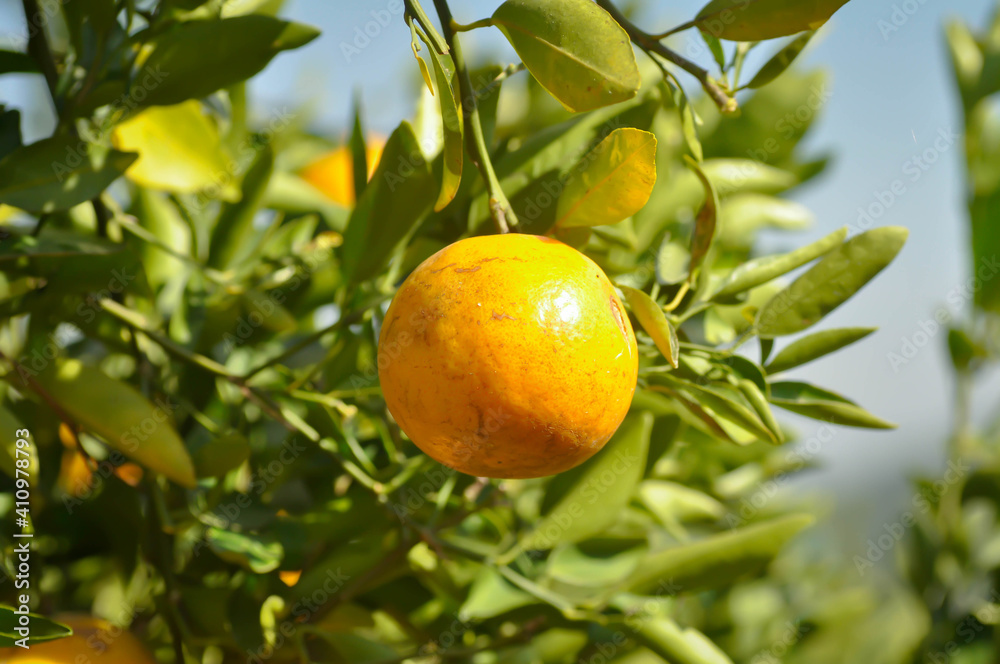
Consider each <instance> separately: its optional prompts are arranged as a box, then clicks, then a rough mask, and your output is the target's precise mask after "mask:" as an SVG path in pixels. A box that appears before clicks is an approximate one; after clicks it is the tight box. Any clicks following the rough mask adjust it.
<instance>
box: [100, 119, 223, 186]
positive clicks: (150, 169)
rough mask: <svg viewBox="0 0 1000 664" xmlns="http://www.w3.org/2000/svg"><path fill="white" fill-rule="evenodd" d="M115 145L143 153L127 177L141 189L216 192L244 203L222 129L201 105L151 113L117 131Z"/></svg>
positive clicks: (130, 168) (128, 150) (121, 148)
mask: <svg viewBox="0 0 1000 664" xmlns="http://www.w3.org/2000/svg"><path fill="white" fill-rule="evenodd" d="M113 142H114V144H115V147H117V148H118V149H119V150H124V151H127V152H138V153H139V158H138V159H137V160H136V161H135V163H134V164H132V165H131V166H130V167H129V169H128V170H127V171H126V172H125V176H126V177H127V178H128V179H130V180H132V181H133V182H135V183H136V184H138V185H141V186H143V187H149V188H150V189H157V190H161V191H169V192H172V193H178V194H189V193H194V192H198V191H201V190H203V189H208V188H209V187H212V188H216V189H217V190H218V192H219V195H220V196H221V197H223V198H225V199H227V200H235V199H237V198H239V189H238V188H237V187H236V183H235V181H234V180H235V177H236V174H235V173H233V172H232V171H231V168H230V163H231V161H232V159H231V158H230V157H229V155H228V154H227V152H226V150H225V148H224V147H223V145H222V140H221V138H220V137H219V128H218V127H217V126H216V124H215V122H213V121H212V120H211V119H210V118H209V117H208V116H207V115H206V114H205V113H204V112H203V111H202V108H201V104H200V103H199V102H197V101H194V100H191V101H186V102H184V103H182V104H177V105H175V106H159V107H154V108H149V109H147V110H145V111H143V112H142V113H139V114H138V115H136V116H134V117H132V118H130V119H128V120H126V121H125V122H123V123H121V124H120V125H118V126H117V127H115V130H114V134H113Z"/></svg>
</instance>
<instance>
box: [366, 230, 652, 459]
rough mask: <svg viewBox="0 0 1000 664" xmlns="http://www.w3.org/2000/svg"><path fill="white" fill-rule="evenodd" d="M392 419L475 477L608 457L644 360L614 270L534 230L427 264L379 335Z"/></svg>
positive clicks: (460, 248) (472, 241)
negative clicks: (610, 273) (604, 451)
mask: <svg viewBox="0 0 1000 664" xmlns="http://www.w3.org/2000/svg"><path fill="white" fill-rule="evenodd" d="M378 366H379V377H380V380H381V384H382V391H383V393H384V395H385V401H386V404H387V405H388V407H389V412H390V413H392V416H393V417H394V418H395V419H396V422H397V423H398V424H399V426H400V427H401V428H402V429H403V431H404V432H406V434H407V435H408V436H409V437H410V438H411V439H412V440H413V442H414V443H416V444H417V446H418V447H420V449H422V450H423V451H424V452H426V453H427V454H428V455H430V456H431V457H433V458H434V459H437V460H438V461H440V462H441V463H444V464H446V465H448V466H451V467H453V468H455V469H457V470H460V471H462V472H464V473H468V474H470V475H476V476H485V477H500V478H527V477H542V476H544V475H552V474H554V473H559V472H562V471H564V470H567V469H569V468H572V467H573V466H576V465H577V464H580V463H582V462H583V461H585V460H586V459H587V458H589V457H590V456H592V455H593V454H594V453H596V452H597V451H598V450H600V449H601V448H602V447H603V446H604V444H605V443H606V442H607V441H608V439H609V438H610V437H611V435H612V434H613V433H614V432H615V429H617V428H618V425H619V424H621V421H622V419H623V418H624V417H625V413H626V412H627V411H628V409H629V405H630V403H631V401H632V394H633V393H634V391H635V384H636V376H637V373H638V354H637V349H636V343H635V334H634V333H633V332H632V325H631V324H630V323H629V320H628V316H627V315H626V314H625V309H624V307H623V306H622V303H621V300H619V299H618V295H617V294H616V293H615V290H614V287H613V286H612V285H611V282H609V281H608V278H607V276H605V274H604V272H602V271H601V268H599V267H598V266H597V265H596V264H595V263H594V262H593V261H591V260H590V259H589V258H587V257H586V256H584V255H583V254H581V253H580V252H578V251H577V250H575V249H573V248H571V247H569V246H567V245H565V244H562V243H561V242H558V241H556V240H552V239H550V238H545V237H538V236H534V235H517V234H509V235H490V236H485V237H473V238H468V239H465V240H461V241H459V242H456V243H454V244H452V245H450V246H448V247H445V248H444V249H442V250H441V251H439V252H438V253H436V254H434V255H433V256H431V257H430V258H428V259H427V260H426V261H424V262H423V263H422V264H421V265H420V266H419V267H417V269H416V270H414V271H413V273H412V274H411V275H410V276H409V277H408V278H407V279H406V281H405V282H404V283H403V285H402V286H401V287H400V288H399V291H398V292H397V293H396V296H395V298H393V301H392V304H391V305H390V306H389V310H388V311H387V312H386V316H385V321H384V323H383V326H382V331H381V335H380V338H379V351H378Z"/></svg>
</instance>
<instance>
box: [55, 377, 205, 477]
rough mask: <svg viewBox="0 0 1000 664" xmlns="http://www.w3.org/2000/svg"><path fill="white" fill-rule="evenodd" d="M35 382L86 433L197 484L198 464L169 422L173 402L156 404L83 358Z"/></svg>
mask: <svg viewBox="0 0 1000 664" xmlns="http://www.w3.org/2000/svg"><path fill="white" fill-rule="evenodd" d="M37 380H38V382H39V384H41V386H42V387H43V388H44V389H45V390H46V392H48V394H49V395H50V396H51V397H52V398H53V399H55V401H56V402H57V403H58V404H59V407H60V408H62V409H63V410H64V411H66V413H67V414H68V415H69V416H70V417H72V418H73V420H74V421H75V422H76V423H77V424H79V425H80V426H81V427H83V428H84V429H85V430H87V431H90V432H92V433H95V434H97V435H99V436H100V437H101V438H103V439H104V441H105V442H107V443H108V445H110V446H111V447H113V448H115V449H116V450H118V451H120V452H122V453H124V454H125V455H126V456H128V457H130V458H132V459H134V460H135V461H138V462H139V463H141V464H143V465H145V466H146V467H148V468H149V469H151V470H154V471H156V472H158V473H162V474H163V475H165V476H166V477H168V478H169V479H171V480H173V481H174V482H177V483H178V484H180V485H182V486H186V487H193V486H194V485H195V478H194V465H193V464H192V463H191V457H190V456H189V455H188V451H187V449H186V448H185V447H184V442H183V441H182V440H181V438H180V436H178V435H177V432H176V431H174V428H173V425H172V424H171V422H170V420H171V414H170V412H169V411H170V410H171V408H172V406H171V405H170V404H169V403H167V404H160V405H154V404H152V403H150V401H149V400H148V399H146V398H145V397H144V396H142V394H140V393H139V392H138V391H137V390H136V389H135V388H134V387H132V386H131V385H127V384H125V383H122V382H119V381H117V380H114V379H112V378H109V377H108V376H107V375H105V374H104V373H102V372H101V371H100V370H98V369H96V368H95V367H92V366H88V365H86V364H84V363H82V362H80V361H79V360H56V361H53V362H52V364H51V365H50V366H49V367H48V368H47V369H46V370H45V371H43V372H42V373H40V374H39V375H38V376H37Z"/></svg>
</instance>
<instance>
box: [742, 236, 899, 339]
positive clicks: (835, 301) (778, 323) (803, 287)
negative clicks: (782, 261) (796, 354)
mask: <svg viewBox="0 0 1000 664" xmlns="http://www.w3.org/2000/svg"><path fill="white" fill-rule="evenodd" d="M908 234H909V231H907V230H906V229H905V228H902V227H899V226H886V227H883V228H876V229H873V230H870V231H868V232H866V233H862V234H861V235H857V236H855V237H853V238H851V239H850V240H848V241H847V242H845V243H844V244H842V245H840V246H839V247H837V248H836V249H834V250H833V251H831V252H830V253H828V254H827V255H826V256H825V257H824V258H823V259H822V260H821V261H820V262H818V263H817V264H816V265H814V266H812V267H811V268H809V270H808V271H807V272H806V273H805V274H803V275H802V276H800V277H799V278H798V279H796V280H795V281H794V282H792V284H791V285H790V286H788V287H787V288H785V289H784V290H782V291H781V292H779V293H777V294H776V295H775V296H774V297H772V298H771V299H770V300H769V301H768V302H767V303H766V304H765V305H764V306H763V307H761V309H760V311H759V312H758V313H757V321H756V328H757V334H758V335H759V336H761V337H779V336H782V335H786V334H794V333H796V332H799V331H801V330H804V329H806V328H808V327H810V326H811V325H813V324H815V323H816V322H817V321H819V320H820V319H821V318H823V316H825V315H827V314H828V313H830V312H831V311H833V310H834V309H836V308H837V307H839V306H840V305H841V304H843V303H844V302H846V301H847V300H848V299H849V298H850V297H851V296H852V295H854V294H855V293H856V292H857V291H858V290H860V289H861V288H862V287H863V286H864V285H865V284H867V283H868V282H869V281H871V279H873V278H874V277H875V275H877V274H878V273H879V272H881V271H882V269H883V268H885V266H887V265H888V264H889V263H891V262H892V259H893V258H895V257H896V254H898V253H899V250H900V249H902V248H903V244H904V243H905V242H906V237H907V235H908Z"/></svg>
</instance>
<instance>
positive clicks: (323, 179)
mask: <svg viewBox="0 0 1000 664" xmlns="http://www.w3.org/2000/svg"><path fill="white" fill-rule="evenodd" d="M384 144H385V143H384V142H383V141H381V140H375V141H371V142H370V143H369V144H368V147H367V149H366V157H367V158H366V161H367V162H368V179H369V180H370V179H371V177H372V173H374V172H375V167H376V166H378V160H379V158H380V157H381V156H382V147H383V146H384ZM299 175H301V176H302V178H303V179H304V180H305V181H306V182H308V183H309V184H311V185H312V186H314V187H316V188H317V189H319V190H320V191H322V192H323V193H324V194H326V195H327V197H328V198H330V199H331V200H333V201H334V202H335V203H340V204H341V205H343V206H344V207H353V206H354V156H353V155H352V154H351V148H350V147H349V146H346V145H342V146H340V147H339V148H337V149H335V150H332V151H330V152H327V153H326V154H324V155H323V156H321V157H320V158H319V159H317V160H315V161H313V162H311V163H310V164H309V165H308V166H306V167H305V168H303V169H302V171H301V172H300V173H299Z"/></svg>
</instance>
